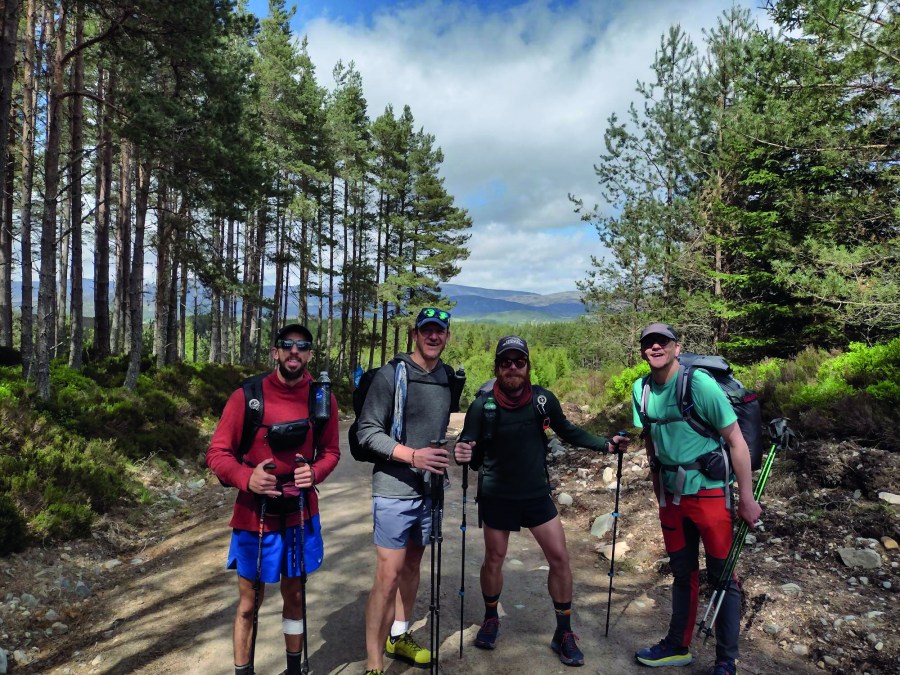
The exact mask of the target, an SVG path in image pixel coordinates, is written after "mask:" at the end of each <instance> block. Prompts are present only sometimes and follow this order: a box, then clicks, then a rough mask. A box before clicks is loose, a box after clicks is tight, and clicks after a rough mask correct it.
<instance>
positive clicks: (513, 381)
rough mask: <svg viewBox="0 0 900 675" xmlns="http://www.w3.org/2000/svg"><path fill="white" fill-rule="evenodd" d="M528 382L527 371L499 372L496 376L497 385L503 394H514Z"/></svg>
mask: <svg viewBox="0 0 900 675" xmlns="http://www.w3.org/2000/svg"><path fill="white" fill-rule="evenodd" d="M527 383H528V375H527V371H524V370H516V371H514V372H512V373H501V374H500V375H498V376H497V385H498V386H499V387H500V389H501V390H502V391H503V393H504V394H515V393H517V392H518V391H519V390H521V389H522V387H524V386H525V385H526V384H527Z"/></svg>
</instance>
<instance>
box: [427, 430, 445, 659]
mask: <svg viewBox="0 0 900 675" xmlns="http://www.w3.org/2000/svg"><path fill="white" fill-rule="evenodd" d="M446 442H447V441H445V440H437V441H431V443H430V445H431V447H432V448H440V447H443V445H444V443H446ZM443 515H444V475H443V474H436V473H432V474H431V537H430V538H429V539H430V541H431V605H430V607H429V610H430V614H431V669H430V672H431V673H432V674H433V675H436V674H437V672H438V658H439V652H440V625H441V542H442V541H443V533H442V532H441V519H442V518H443ZM435 556H437V557H436V558H435ZM435 559H436V560H437V565H435Z"/></svg>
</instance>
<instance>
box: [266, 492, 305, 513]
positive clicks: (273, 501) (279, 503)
mask: <svg viewBox="0 0 900 675" xmlns="http://www.w3.org/2000/svg"><path fill="white" fill-rule="evenodd" d="M299 510H300V500H299V499H298V498H297V497H287V496H284V495H282V496H281V497H266V515H273V516H288V515H290V514H292V513H297V511H299Z"/></svg>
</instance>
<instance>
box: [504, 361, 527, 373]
mask: <svg viewBox="0 0 900 675" xmlns="http://www.w3.org/2000/svg"><path fill="white" fill-rule="evenodd" d="M497 365H499V366H500V367H501V368H506V369H509V368H512V367H513V366H515V367H516V368H518V369H519V370H523V369H524V368H525V366H527V365H528V359H500V360H499V361H497Z"/></svg>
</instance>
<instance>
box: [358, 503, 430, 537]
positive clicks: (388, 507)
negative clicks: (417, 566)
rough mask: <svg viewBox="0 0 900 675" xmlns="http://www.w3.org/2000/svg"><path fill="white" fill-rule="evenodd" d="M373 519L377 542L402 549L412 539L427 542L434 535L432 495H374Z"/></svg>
mask: <svg viewBox="0 0 900 675" xmlns="http://www.w3.org/2000/svg"><path fill="white" fill-rule="evenodd" d="M436 516H437V513H435V517H436ZM372 520H373V522H374V523H375V545H376V546H381V548H391V549H400V548H406V545H407V544H408V543H409V542H410V541H412V542H413V543H414V544H417V545H418V546H425V545H426V544H427V543H428V540H429V538H430V537H431V497H424V498H420V499H395V498H393V497H373V498H372Z"/></svg>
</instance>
